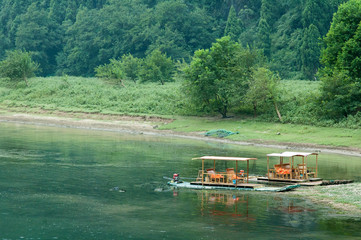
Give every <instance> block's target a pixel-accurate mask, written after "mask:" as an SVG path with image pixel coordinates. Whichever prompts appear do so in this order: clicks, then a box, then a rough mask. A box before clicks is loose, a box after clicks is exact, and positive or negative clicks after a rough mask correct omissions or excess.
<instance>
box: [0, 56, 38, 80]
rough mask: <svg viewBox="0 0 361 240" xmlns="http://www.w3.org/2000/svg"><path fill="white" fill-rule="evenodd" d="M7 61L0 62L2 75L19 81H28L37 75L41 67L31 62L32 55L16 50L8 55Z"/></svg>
mask: <svg viewBox="0 0 361 240" xmlns="http://www.w3.org/2000/svg"><path fill="white" fill-rule="evenodd" d="M6 55H7V56H6V59H5V60H3V61H1V62H0V75H1V76H2V77H7V78H10V79H11V80H14V81H18V80H24V81H25V83H26V85H28V81H27V79H28V78H29V77H32V76H34V75H35V72H36V71H37V70H38V68H39V65H38V64H37V63H35V62H34V61H32V60H31V53H30V52H26V51H20V50H14V51H8V52H7V53H6Z"/></svg>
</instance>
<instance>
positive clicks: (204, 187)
mask: <svg viewBox="0 0 361 240" xmlns="http://www.w3.org/2000/svg"><path fill="white" fill-rule="evenodd" d="M168 185H170V186H172V187H176V188H188V189H198V190H215V189H222V190H240V191H259V192H285V191H290V190H292V189H295V188H298V187H300V185H298V184H295V185H287V186H283V187H267V186H263V185H259V186H253V187H247V186H242V185H239V186H237V187H236V186H217V185H201V184H192V183H190V182H178V183H176V182H172V181H170V182H168Z"/></svg>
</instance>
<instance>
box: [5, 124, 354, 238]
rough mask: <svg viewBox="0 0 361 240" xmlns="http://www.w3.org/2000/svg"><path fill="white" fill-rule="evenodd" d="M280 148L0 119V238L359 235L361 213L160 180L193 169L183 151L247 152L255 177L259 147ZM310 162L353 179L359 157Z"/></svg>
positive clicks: (261, 156) (260, 168) (327, 173)
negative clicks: (171, 184)
mask: <svg viewBox="0 0 361 240" xmlns="http://www.w3.org/2000/svg"><path fill="white" fill-rule="evenodd" d="M282 151H284V150H280V149H270V148H259V147H250V146H237V145H231V144H221V143H214V142H206V141H195V140H188V139H180V138H166V137H157V136H147V135H131V134H125V133H119V132H107V131H88V130H81V129H70V128H58V127H44V126H30V125H22V124H11V123H0V240H5V239H8V240H9V239H222V240H228V239H361V234H360V227H361V220H360V217H358V216H353V217H350V216H342V215H341V216H340V215H338V214H337V212H336V211H335V210H332V209H330V208H328V207H326V206H323V205H320V204H317V205H316V204H314V203H312V202H311V201H309V200H307V199H303V198H299V197H298V198H297V197H292V196H290V195H289V194H284V193H262V192H249V191H195V190H184V189H178V190H177V189H171V188H169V187H167V185H166V182H167V180H165V179H163V176H168V177H171V176H172V174H173V173H174V172H178V173H180V174H181V176H183V177H194V176H195V175H196V173H197V171H198V169H199V168H200V162H198V161H192V160H191V158H192V157H199V156H203V155H219V156H242V157H256V158H258V160H257V161H255V162H253V163H251V164H250V173H251V174H255V175H264V174H265V170H266V157H265V156H266V154H267V153H271V152H282ZM224 164H225V163H224ZM217 167H218V168H219V169H222V168H226V167H229V166H226V165H222V164H220V165H218V166H217ZM319 169H320V170H319V176H320V177H322V178H324V179H355V180H357V181H360V180H361V179H360V176H361V174H360V169H361V159H360V158H359V157H351V156H343V155H336V154H326V153H322V152H321V154H320V157H319ZM119 189H120V190H124V192H123V191H121V192H120V191H119Z"/></svg>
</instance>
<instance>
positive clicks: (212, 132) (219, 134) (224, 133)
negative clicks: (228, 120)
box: [205, 129, 239, 138]
mask: <svg viewBox="0 0 361 240" xmlns="http://www.w3.org/2000/svg"><path fill="white" fill-rule="evenodd" d="M233 134H239V132H232V131H227V130H225V129H215V130H210V131H208V132H206V133H205V135H206V136H207V137H219V138H224V137H228V136H230V135H233Z"/></svg>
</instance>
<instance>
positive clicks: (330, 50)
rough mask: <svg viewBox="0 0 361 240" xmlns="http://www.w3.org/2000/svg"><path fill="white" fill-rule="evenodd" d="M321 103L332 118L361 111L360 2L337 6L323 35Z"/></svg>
mask: <svg viewBox="0 0 361 240" xmlns="http://www.w3.org/2000/svg"><path fill="white" fill-rule="evenodd" d="M324 43H325V48H324V49H323V51H322V55H321V60H322V63H323V64H324V65H325V68H324V69H323V78H322V81H323V85H322V99H321V101H322V103H323V105H324V109H325V111H326V113H327V114H328V115H329V116H331V117H333V118H340V117H343V116H348V115H353V114H356V113H357V112H359V111H361V107H360V106H361V2H360V1H358V0H350V1H348V2H346V3H344V4H342V5H341V6H340V7H339V10H338V11H337V13H336V14H335V15H334V18H333V21H332V24H331V28H330V30H329V32H328V33H327V35H326V37H325V38H324Z"/></svg>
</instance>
